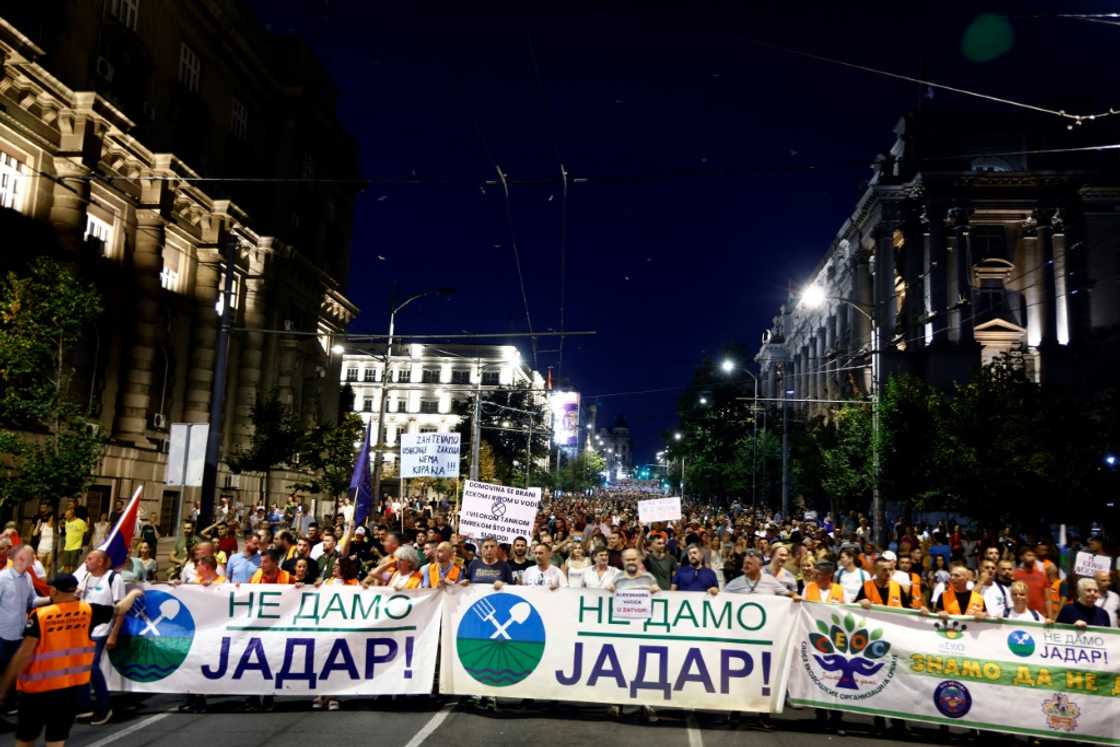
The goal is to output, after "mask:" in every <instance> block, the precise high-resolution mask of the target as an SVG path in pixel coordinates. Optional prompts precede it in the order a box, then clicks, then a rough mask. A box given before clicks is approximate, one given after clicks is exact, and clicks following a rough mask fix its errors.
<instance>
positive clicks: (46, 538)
mask: <svg viewBox="0 0 1120 747" xmlns="http://www.w3.org/2000/svg"><path fill="white" fill-rule="evenodd" d="M35 533H36V535H38V537H39V545H38V546H37V547H36V548H35V554H36V555H37V556H38V558H39V562H41V563H42V564H43V568H44V569H45V570H46V572H47V573H50V572H51V568H52V566H53V563H52V562H51V561H52V560H53V558H54V513H53V512H52V513H49V514H47V517H46V518H45V519H43V520H42V521H40V522H39V524H38V525H37V526H36V527H35Z"/></svg>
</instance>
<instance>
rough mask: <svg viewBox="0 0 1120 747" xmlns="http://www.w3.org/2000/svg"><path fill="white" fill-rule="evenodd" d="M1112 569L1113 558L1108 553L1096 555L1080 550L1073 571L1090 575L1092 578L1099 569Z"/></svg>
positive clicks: (1077, 573) (1076, 573) (1079, 574)
mask: <svg viewBox="0 0 1120 747" xmlns="http://www.w3.org/2000/svg"><path fill="white" fill-rule="evenodd" d="M1111 570H1112V558H1111V557H1109V556H1108V555H1094V554H1093V553H1091V552H1084V551H1082V552H1078V553H1077V556H1076V557H1075V558H1074V562H1073V572H1074V574H1075V575H1078V576H1089V577H1090V578H1092V577H1093V575H1094V574H1095V573H1096V572H1097V571H1105V572H1106V573H1107V572H1108V571H1111Z"/></svg>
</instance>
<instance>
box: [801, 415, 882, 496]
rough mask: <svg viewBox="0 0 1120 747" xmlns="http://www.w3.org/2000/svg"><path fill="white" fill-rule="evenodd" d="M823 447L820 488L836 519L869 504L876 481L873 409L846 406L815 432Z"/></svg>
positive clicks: (821, 450) (821, 452) (821, 451)
mask: <svg viewBox="0 0 1120 747" xmlns="http://www.w3.org/2000/svg"><path fill="white" fill-rule="evenodd" d="M815 438H816V439H817V442H818V443H819V444H820V466H821V477H820V485H821V490H822V491H823V493H824V495H825V496H827V497H828V499H829V511H830V512H831V513H832V515H833V516H837V515H838V514H839V512H841V511H844V510H846V509H851V508H855V507H859V508H862V507H863V506H864V505H866V504H867V503H868V502H869V501H868V498H867V496H868V495H869V493H870V491H871V487H872V481H873V474H872V472H873V462H872V454H871V448H872V446H871V408H870V407H867V406H865V405H842V406H841V407H840V409H838V410H837V411H836V412H835V413H834V415H833V417H832V420H831V422H830V423H828V424H822V425H821V426H820V427H819V428H818V429H817V430H816V432H815Z"/></svg>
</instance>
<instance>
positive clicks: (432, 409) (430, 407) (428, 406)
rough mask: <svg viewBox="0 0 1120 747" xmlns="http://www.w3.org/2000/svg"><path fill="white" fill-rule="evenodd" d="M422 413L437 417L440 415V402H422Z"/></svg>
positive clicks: (429, 400) (432, 400) (423, 400)
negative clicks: (436, 415)
mask: <svg viewBox="0 0 1120 747" xmlns="http://www.w3.org/2000/svg"><path fill="white" fill-rule="evenodd" d="M420 412H422V413H425V414H427V415H435V414H437V413H439V400H438V399H422V400H420Z"/></svg>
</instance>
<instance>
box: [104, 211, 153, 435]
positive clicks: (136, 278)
mask: <svg viewBox="0 0 1120 747" xmlns="http://www.w3.org/2000/svg"><path fill="white" fill-rule="evenodd" d="M135 237H136V238H135V241H134V242H133V251H132V274H133V286H134V288H135V292H136V305H135V311H134V317H133V325H132V334H131V340H130V345H129V349H128V353H127V355H126V360H127V363H126V366H125V371H124V383H123V386H122V388H121V394H120V398H121V399H120V404H119V405H118V407H117V418H116V423H115V424H114V426H113V437H114V438H115V439H119V440H121V441H128V442H131V443H132V444H133V445H134V446H138V447H141V448H145V447H150V446H151V442H149V441H148V438H147V435H146V432H147V428H148V414H149V412H151V411H152V407H151V397H152V372H153V368H154V363H155V355H156V344H155V341H156V329H157V327H158V325H159V293H160V282H159V274H160V271H161V270H162V269H163V242H164V222H163V216H162V215H160V212H159V210H158V209H151V208H141V209H139V210H137V211H136V232H135Z"/></svg>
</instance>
